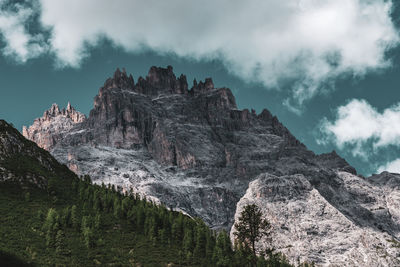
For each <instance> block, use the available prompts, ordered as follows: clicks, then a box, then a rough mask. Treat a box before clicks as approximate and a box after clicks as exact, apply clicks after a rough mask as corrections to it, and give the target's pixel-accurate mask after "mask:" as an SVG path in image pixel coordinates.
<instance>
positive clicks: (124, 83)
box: [103, 68, 135, 90]
mask: <svg viewBox="0 0 400 267" xmlns="http://www.w3.org/2000/svg"><path fill="white" fill-rule="evenodd" d="M134 86H135V83H134V80H133V77H132V75H131V74H130V75H129V76H128V75H127V74H126V70H125V68H123V69H122V71H121V70H120V69H119V68H117V70H116V71H115V72H114V75H113V77H112V78H108V79H107V80H106V81H105V83H104V85H103V89H105V90H106V89H110V88H120V89H127V90H133V89H134Z"/></svg>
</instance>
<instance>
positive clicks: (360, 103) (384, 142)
mask: <svg viewBox="0 0 400 267" xmlns="http://www.w3.org/2000/svg"><path fill="white" fill-rule="evenodd" d="M320 131H321V133H322V135H323V137H322V138H321V139H320V140H318V142H319V143H320V144H321V143H328V142H332V143H334V144H335V145H336V146H337V147H339V148H340V149H343V148H344V147H346V149H350V150H351V151H352V153H353V155H354V156H361V157H364V158H367V157H368V153H375V152H377V151H378V150H379V149H381V148H384V147H387V146H391V145H392V146H396V147H399V146H400V103H398V104H396V105H393V106H392V107H389V108H387V109H385V110H383V111H382V112H379V111H378V110H377V109H376V108H374V107H372V106H371V105H370V104H369V103H368V102H367V101H365V100H358V99H353V100H351V101H350V102H349V103H347V104H346V105H344V106H340V107H339V108H337V110H336V118H335V119H334V120H333V121H329V120H328V119H326V118H324V119H323V120H322V121H321V123H320Z"/></svg>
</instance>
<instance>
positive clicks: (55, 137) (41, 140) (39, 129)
mask: <svg viewBox="0 0 400 267" xmlns="http://www.w3.org/2000/svg"><path fill="white" fill-rule="evenodd" d="M85 120H86V116H85V115H84V114H82V113H80V112H78V111H76V110H75V109H74V108H73V107H72V106H71V104H70V103H69V102H68V105H67V108H66V109H62V110H60V109H59V107H58V105H57V104H53V105H52V106H51V108H50V109H48V110H46V111H45V112H44V114H43V117H41V118H38V119H36V120H35V121H34V122H33V125H32V126H30V127H29V128H27V127H25V126H24V127H23V129H22V133H23V135H24V136H25V137H26V138H27V139H30V140H32V141H34V142H35V143H37V144H38V145H39V146H40V147H42V148H44V149H46V150H49V149H51V148H52V147H53V146H54V145H55V144H57V142H58V141H59V140H60V139H61V138H62V137H63V135H64V134H65V132H69V130H70V129H71V128H72V127H73V126H74V125H75V124H78V123H81V122H83V121H85Z"/></svg>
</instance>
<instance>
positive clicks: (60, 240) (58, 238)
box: [55, 230, 65, 253]
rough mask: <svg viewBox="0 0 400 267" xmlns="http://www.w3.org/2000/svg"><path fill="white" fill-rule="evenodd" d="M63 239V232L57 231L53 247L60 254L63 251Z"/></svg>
mask: <svg viewBox="0 0 400 267" xmlns="http://www.w3.org/2000/svg"><path fill="white" fill-rule="evenodd" d="M64 239H65V235H64V232H63V231H62V230H58V231H57V234H56V238H55V246H56V252H57V253H61V252H62V250H63V249H64Z"/></svg>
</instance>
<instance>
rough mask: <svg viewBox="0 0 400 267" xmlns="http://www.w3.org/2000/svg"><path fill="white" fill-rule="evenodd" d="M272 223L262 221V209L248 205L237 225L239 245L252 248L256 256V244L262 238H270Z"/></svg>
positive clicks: (236, 234) (236, 233)
mask: <svg viewBox="0 0 400 267" xmlns="http://www.w3.org/2000/svg"><path fill="white" fill-rule="evenodd" d="M270 228H271V225H270V223H269V222H268V221H267V220H264V219H262V212H261V210H260V208H259V207H258V206H257V205H255V204H251V205H247V206H245V207H244V209H243V211H242V212H241V214H240V217H239V221H238V222H237V223H235V229H236V232H235V233H234V235H235V236H236V238H237V239H238V241H239V243H242V244H244V245H247V246H249V247H250V249H251V252H252V254H253V256H254V257H255V256H256V247H255V244H256V242H257V241H258V240H260V238H261V237H262V236H269V229H270Z"/></svg>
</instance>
